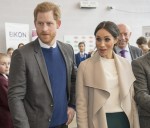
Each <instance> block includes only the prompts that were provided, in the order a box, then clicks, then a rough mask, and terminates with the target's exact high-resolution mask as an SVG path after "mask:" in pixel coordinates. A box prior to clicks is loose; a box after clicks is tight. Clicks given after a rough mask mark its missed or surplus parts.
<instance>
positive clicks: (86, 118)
mask: <svg viewBox="0 0 150 128" xmlns="http://www.w3.org/2000/svg"><path fill="white" fill-rule="evenodd" d="M94 35H95V39H96V48H97V51H96V53H95V54H94V55H93V56H92V57H91V58H89V59H86V60H85V61H83V62H81V63H80V65H79V69H78V74H77V81H76V109H77V125H78V128H139V120H138V113H137V108H136V104H135V101H134V89H133V82H134V81H135V77H134V75H133V72H132V68H131V65H130V63H129V62H128V60H126V59H125V58H122V57H120V56H119V55H117V54H115V53H114V52H113V47H114V45H115V43H117V41H118V36H119V29H118V27H117V25H116V24H115V23H113V22H111V21H103V22H101V23H100V24H99V25H98V26H97V27H96V29H95V32H94Z"/></svg>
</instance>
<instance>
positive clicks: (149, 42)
mask: <svg viewBox="0 0 150 128" xmlns="http://www.w3.org/2000/svg"><path fill="white" fill-rule="evenodd" d="M148 47H149V48H150V39H149V41H148Z"/></svg>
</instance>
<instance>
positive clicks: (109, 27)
mask: <svg viewBox="0 0 150 128" xmlns="http://www.w3.org/2000/svg"><path fill="white" fill-rule="evenodd" d="M100 29H105V30H106V31H108V32H109V33H110V34H111V35H112V36H113V37H114V38H117V37H118V36H119V34H120V32H119V29H118V26H117V25H116V24H115V23H114V22H111V21H103V22H101V23H100V24H99V25H98V26H97V27H96V29H95V32H94V35H95V36H96V33H97V32H98V31H99V30H100Z"/></svg>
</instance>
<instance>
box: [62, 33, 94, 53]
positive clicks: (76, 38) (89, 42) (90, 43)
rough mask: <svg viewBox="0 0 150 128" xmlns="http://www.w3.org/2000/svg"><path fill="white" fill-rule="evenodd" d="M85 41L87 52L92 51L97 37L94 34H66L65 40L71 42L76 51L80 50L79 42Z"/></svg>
mask: <svg viewBox="0 0 150 128" xmlns="http://www.w3.org/2000/svg"><path fill="white" fill-rule="evenodd" d="M81 41H83V42H85V52H86V53H88V52H91V51H93V50H94V49H95V37H94V35H66V36H64V42H65V43H68V44H70V45H71V46H72V47H73V49H74V52H75V53H77V52H79V48H78V44H79V42H81Z"/></svg>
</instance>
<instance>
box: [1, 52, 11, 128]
mask: <svg viewBox="0 0 150 128" xmlns="http://www.w3.org/2000/svg"><path fill="white" fill-rule="evenodd" d="M9 67H10V56H9V55H7V54H5V53H0V128H13V123H12V118H11V114H10V110H9V107H8V98H7V92H8V74H9Z"/></svg>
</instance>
